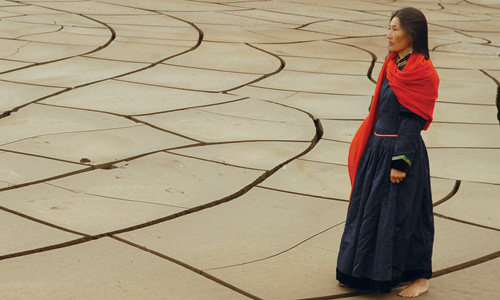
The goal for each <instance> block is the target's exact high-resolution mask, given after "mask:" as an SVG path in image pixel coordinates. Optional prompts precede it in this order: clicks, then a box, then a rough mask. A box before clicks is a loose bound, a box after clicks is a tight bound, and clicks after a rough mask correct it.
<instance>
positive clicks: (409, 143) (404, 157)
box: [391, 105, 426, 172]
mask: <svg viewBox="0 0 500 300" xmlns="http://www.w3.org/2000/svg"><path fill="white" fill-rule="evenodd" d="M399 122H400V126H399V132H398V137H397V141H396V145H395V147H394V154H393V157H392V162H391V168H393V169H397V170H400V171H403V172H408V171H409V170H410V167H411V164H412V161H413V158H414V156H415V153H416V151H417V145H418V141H419V138H420V132H421V131H422V129H423V128H424V126H425V124H426V120H424V119H423V118H422V117H420V116H418V115H416V114H414V113H412V112H411V111H409V110H408V109H407V108H405V107H404V106H402V105H401V106H400V111H399Z"/></svg>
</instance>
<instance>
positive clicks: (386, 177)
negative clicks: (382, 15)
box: [337, 7, 439, 298]
mask: <svg viewBox="0 0 500 300" xmlns="http://www.w3.org/2000/svg"><path fill="white" fill-rule="evenodd" d="M387 38H388V40H389V54H388V55H387V57H386V59H385V62H384V65H383V67H382V71H381V72H380V75H379V78H378V81H377V86H376V88H375V95H374V98H373V103H372V107H371V109H370V113H369V115H368V117H367V118H366V119H365V120H364V122H363V123H362V125H361V127H360V128H359V129H358V131H357V132H356V135H355V137H354V139H353V141H352V143H351V147H350V149H349V175H350V177H351V183H352V191H351V198H350V203H349V209H348V212H347V220H346V224H345V229H344V234H343V236H342V240H341V245H340V251H339V255H338V261H337V280H338V281H339V285H340V286H347V287H350V288H355V289H368V290H374V291H379V292H381V293H389V292H391V289H392V288H393V287H394V286H396V285H399V284H401V283H409V285H408V286H407V287H406V288H405V289H403V290H402V291H401V292H400V293H399V294H398V295H399V296H401V297H407V298H413V297H417V296H419V295H421V294H423V293H426V292H427V291H428V290H429V285H428V282H427V279H429V278H430V277H431V275H432V263H431V256H432V246H433V242H434V219H433V211H432V199H431V197H432V196H431V186H430V174H429V160H428V156H427V149H426V147H425V145H424V142H423V140H422V137H421V136H420V133H421V131H422V130H427V128H428V127H429V125H430V123H431V121H432V114H433V110H434V105H435V102H436V99H437V97H438V85H439V77H438V75H437V73H436V70H435V69H434V66H433V65H432V62H431V61H430V59H429V47H428V37H427V20H426V18H425V16H424V15H423V13H422V12H421V11H419V10H418V9H416V8H412V7H407V8H403V9H400V10H398V11H396V12H395V13H394V14H393V15H392V16H391V19H390V24H389V32H388V34H387Z"/></svg>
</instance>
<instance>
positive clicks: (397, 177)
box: [391, 169, 406, 183]
mask: <svg viewBox="0 0 500 300" xmlns="http://www.w3.org/2000/svg"><path fill="white" fill-rule="evenodd" d="M405 177H406V173H405V172H403V171H399V170H396V169H391V182H392V183H400V182H401V181H403V179H405Z"/></svg>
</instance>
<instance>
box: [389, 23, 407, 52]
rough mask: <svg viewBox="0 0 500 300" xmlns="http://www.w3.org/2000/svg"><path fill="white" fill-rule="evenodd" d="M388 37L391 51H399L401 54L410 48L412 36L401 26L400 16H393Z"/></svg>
mask: <svg viewBox="0 0 500 300" xmlns="http://www.w3.org/2000/svg"><path fill="white" fill-rule="evenodd" d="M387 39H388V40H389V52H397V53H399V54H400V56H401V55H404V54H406V53H408V51H409V50H410V47H411V39H410V36H409V35H408V34H406V32H405V31H404V30H403V28H401V26H400V24H399V18H398V17H394V18H392V20H391V23H390V24H389V32H388V33H387Z"/></svg>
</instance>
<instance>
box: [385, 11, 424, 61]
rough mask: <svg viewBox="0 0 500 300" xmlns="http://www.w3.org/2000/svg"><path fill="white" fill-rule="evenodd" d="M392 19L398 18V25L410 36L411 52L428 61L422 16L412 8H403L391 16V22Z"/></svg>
mask: <svg viewBox="0 0 500 300" xmlns="http://www.w3.org/2000/svg"><path fill="white" fill-rule="evenodd" d="M394 17H398V19H399V24H400V25H401V27H402V28H403V30H404V31H405V32H406V34H408V35H409V36H410V38H411V42H412V47H413V51H415V52H418V53H420V54H422V55H423V56H425V58H427V59H429V38H428V30H427V19H426V18H425V16H424V14H423V13H422V12H421V11H420V10H418V9H416V8H414V7H405V8H402V9H400V10H397V11H395V12H394V13H393V14H392V16H391V21H392V19H394Z"/></svg>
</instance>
